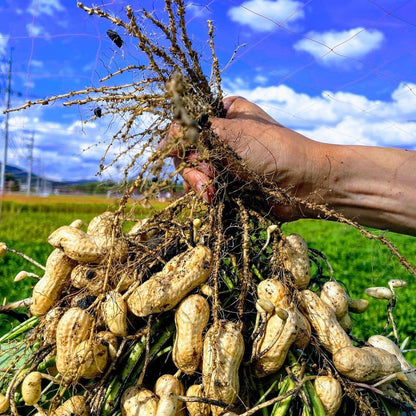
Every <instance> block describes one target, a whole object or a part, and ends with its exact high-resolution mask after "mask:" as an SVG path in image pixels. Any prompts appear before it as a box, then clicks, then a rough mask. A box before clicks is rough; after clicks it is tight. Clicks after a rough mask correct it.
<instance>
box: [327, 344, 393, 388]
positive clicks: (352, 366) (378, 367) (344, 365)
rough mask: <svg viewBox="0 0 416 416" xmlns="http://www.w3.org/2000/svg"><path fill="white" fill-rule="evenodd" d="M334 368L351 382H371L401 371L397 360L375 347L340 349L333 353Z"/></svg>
mask: <svg viewBox="0 0 416 416" xmlns="http://www.w3.org/2000/svg"><path fill="white" fill-rule="evenodd" d="M332 358H333V362H334V366H335V368H336V369H337V370H338V371H339V372H340V373H341V374H343V375H344V376H346V377H348V378H349V379H351V380H353V381H372V380H375V379H378V378H382V377H386V376H388V375H391V374H393V373H397V372H399V371H401V366H400V362H399V360H398V359H397V358H396V357H395V356H394V355H393V354H390V353H389V352H387V351H385V350H383V349H381V348H376V347H362V348H358V347H354V346H349V347H345V348H341V349H339V350H337V351H335V352H334V355H333V357H332Z"/></svg>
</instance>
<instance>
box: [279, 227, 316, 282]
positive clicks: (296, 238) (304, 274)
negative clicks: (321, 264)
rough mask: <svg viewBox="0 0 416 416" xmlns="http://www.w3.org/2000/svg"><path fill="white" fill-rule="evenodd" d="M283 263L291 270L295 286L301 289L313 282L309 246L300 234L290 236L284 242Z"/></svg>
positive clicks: (282, 248) (282, 246) (282, 250)
mask: <svg viewBox="0 0 416 416" xmlns="http://www.w3.org/2000/svg"><path fill="white" fill-rule="evenodd" d="M281 257H282V262H283V265H284V267H285V269H286V270H289V271H290V273H291V275H292V277H293V281H294V283H295V285H296V286H297V287H298V288H299V289H304V288H306V287H307V286H308V284H309V281H310V280H311V265H310V261H309V254H308V246H307V244H306V241H305V240H304V239H303V237H301V236H300V235H299V234H290V235H288V236H287V237H285V238H284V239H283V240H282V245H281Z"/></svg>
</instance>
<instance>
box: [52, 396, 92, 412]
mask: <svg viewBox="0 0 416 416" xmlns="http://www.w3.org/2000/svg"><path fill="white" fill-rule="evenodd" d="M89 414H90V409H89V406H88V405H87V404H86V403H85V398H84V397H83V396H72V397H70V398H69V399H68V400H66V401H65V402H64V403H63V404H61V405H60V406H59V407H58V408H57V409H56V410H55V411H54V412H53V413H52V416H89Z"/></svg>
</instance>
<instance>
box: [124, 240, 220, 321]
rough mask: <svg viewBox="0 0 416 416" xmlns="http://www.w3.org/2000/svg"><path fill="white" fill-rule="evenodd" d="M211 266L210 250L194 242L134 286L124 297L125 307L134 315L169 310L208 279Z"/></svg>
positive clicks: (146, 314) (145, 314)
mask: <svg viewBox="0 0 416 416" xmlns="http://www.w3.org/2000/svg"><path fill="white" fill-rule="evenodd" d="M211 267H212V253H211V250H210V249H209V248H208V247H206V246H203V245H198V246H196V247H194V248H192V249H189V250H187V251H186V252H184V253H181V254H179V255H177V256H175V257H174V258H173V259H171V260H170V261H169V262H168V263H166V265H165V267H164V268H163V270H162V271H160V272H159V273H156V274H155V275H153V276H152V277H151V278H150V279H149V280H147V281H146V282H144V283H143V284H141V285H140V286H139V287H138V288H136V289H135V290H134V291H133V292H132V293H131V294H130V296H129V297H128V298H127V307H128V309H129V310H130V311H131V312H132V313H133V314H135V315H136V316H148V315H150V314H153V313H159V312H164V311H167V310H170V309H172V308H174V307H175V306H176V305H177V304H178V303H179V302H180V301H181V300H182V299H183V298H184V297H185V296H186V295H187V294H188V293H189V292H190V291H191V290H193V289H194V288H196V287H197V286H199V285H200V284H202V283H204V282H205V281H206V280H207V279H208V277H209V275H210V273H211Z"/></svg>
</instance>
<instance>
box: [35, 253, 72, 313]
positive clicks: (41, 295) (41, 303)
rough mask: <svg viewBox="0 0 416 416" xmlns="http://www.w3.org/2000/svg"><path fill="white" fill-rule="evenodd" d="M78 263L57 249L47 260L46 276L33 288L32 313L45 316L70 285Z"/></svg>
mask: <svg viewBox="0 0 416 416" xmlns="http://www.w3.org/2000/svg"><path fill="white" fill-rule="evenodd" d="M75 265H76V262H75V261H74V260H72V259H70V258H69V257H68V256H66V255H65V253H64V252H63V251H62V250H60V249H55V250H53V251H52V253H51V254H50V255H49V257H48V259H47V260H46V267H45V274H44V275H43V277H42V278H41V279H40V280H39V281H38V282H37V283H36V285H35V287H34V288H33V294H32V300H33V303H32V305H30V312H31V314H32V315H34V316H42V315H45V314H46V313H47V312H48V311H49V310H50V309H51V308H52V306H53V305H54V304H55V302H56V301H57V299H58V298H59V296H60V295H61V293H62V291H63V290H64V289H65V287H66V286H68V284H69V279H68V278H69V276H70V274H71V271H72V269H73V268H74V267H75Z"/></svg>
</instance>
